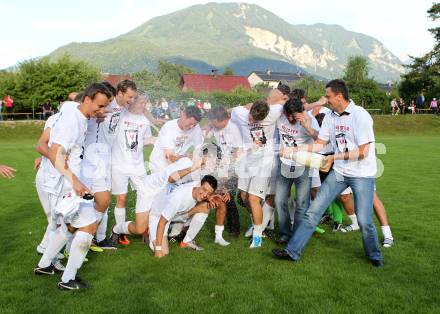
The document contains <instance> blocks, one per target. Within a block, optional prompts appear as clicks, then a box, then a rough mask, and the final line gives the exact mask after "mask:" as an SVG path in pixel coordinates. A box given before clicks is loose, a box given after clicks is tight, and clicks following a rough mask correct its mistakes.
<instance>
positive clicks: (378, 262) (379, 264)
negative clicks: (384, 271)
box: [371, 259, 384, 268]
mask: <svg viewBox="0 0 440 314" xmlns="http://www.w3.org/2000/svg"><path fill="white" fill-rule="evenodd" d="M371 264H372V265H373V266H374V267H378V268H381V267H383V266H384V263H383V260H382V259H372V260H371Z"/></svg>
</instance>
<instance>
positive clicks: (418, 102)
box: [390, 93, 440, 115]
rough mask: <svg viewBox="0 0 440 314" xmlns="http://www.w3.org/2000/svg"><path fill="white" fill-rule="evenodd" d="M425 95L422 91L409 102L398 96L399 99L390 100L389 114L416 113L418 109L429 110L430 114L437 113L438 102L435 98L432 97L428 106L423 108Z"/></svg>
mask: <svg viewBox="0 0 440 314" xmlns="http://www.w3.org/2000/svg"><path fill="white" fill-rule="evenodd" d="M425 101H426V100H425V96H424V95H423V93H421V94H420V95H418V96H417V97H416V98H415V99H411V100H410V101H409V102H406V101H405V100H404V99H403V98H402V97H400V99H399V101H397V99H396V98H393V100H391V104H390V105H391V114H392V115H398V114H407V113H408V114H416V113H417V112H418V111H419V112H420V110H430V111H431V112H432V114H439V113H440V112H439V104H438V100H437V98H433V99H432V100H431V102H430V103H429V107H428V108H425Z"/></svg>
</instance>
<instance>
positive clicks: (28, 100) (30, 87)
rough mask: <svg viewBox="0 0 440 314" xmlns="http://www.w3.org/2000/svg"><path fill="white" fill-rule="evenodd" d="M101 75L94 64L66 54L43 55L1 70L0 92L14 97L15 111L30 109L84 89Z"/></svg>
mask: <svg viewBox="0 0 440 314" xmlns="http://www.w3.org/2000/svg"><path fill="white" fill-rule="evenodd" d="M100 79H101V76H100V74H99V72H98V70H97V69H96V68H94V67H93V66H91V65H89V64H88V63H85V62H83V61H76V60H72V59H71V58H70V57H69V56H68V55H63V56H61V57H60V58H59V59H57V60H55V61H52V60H50V59H49V58H48V57H44V58H41V59H30V60H27V61H24V62H22V63H20V64H19V66H18V69H17V70H16V71H14V72H3V73H2V74H1V75H0V92H1V93H2V94H10V95H11V96H12V97H13V98H14V104H15V106H14V107H15V110H16V111H30V110H31V108H32V106H33V105H36V106H39V105H41V104H42V103H45V102H57V101H60V100H63V99H66V98H67V95H68V94H69V93H70V92H73V91H80V90H83V89H84V88H85V87H86V86H87V85H88V84H90V83H92V82H96V81H99V80H100Z"/></svg>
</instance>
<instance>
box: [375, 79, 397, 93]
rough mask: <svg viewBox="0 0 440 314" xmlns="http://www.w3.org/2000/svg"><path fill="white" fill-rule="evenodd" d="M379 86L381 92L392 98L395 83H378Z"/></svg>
mask: <svg viewBox="0 0 440 314" xmlns="http://www.w3.org/2000/svg"><path fill="white" fill-rule="evenodd" d="M377 85H379V88H380V89H381V90H383V91H384V92H385V93H386V94H387V96H390V95H391V91H392V90H393V87H394V86H393V83H391V82H387V83H385V84H384V83H377Z"/></svg>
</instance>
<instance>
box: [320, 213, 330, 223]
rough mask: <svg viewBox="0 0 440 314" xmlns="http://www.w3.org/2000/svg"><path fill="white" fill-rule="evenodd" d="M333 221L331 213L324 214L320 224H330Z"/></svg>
mask: <svg viewBox="0 0 440 314" xmlns="http://www.w3.org/2000/svg"><path fill="white" fill-rule="evenodd" d="M331 221H332V218H331V217H330V215H327V214H326V215H324V216H322V218H321V220H320V221H319V224H320V225H323V224H328V223H330V222H331Z"/></svg>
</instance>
